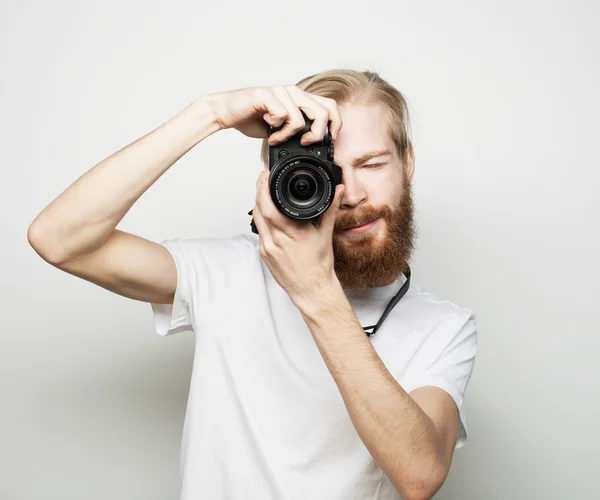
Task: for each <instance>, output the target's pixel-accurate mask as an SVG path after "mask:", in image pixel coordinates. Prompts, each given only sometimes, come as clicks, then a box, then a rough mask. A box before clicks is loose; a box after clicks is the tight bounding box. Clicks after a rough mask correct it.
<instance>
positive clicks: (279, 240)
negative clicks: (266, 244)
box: [271, 232, 283, 246]
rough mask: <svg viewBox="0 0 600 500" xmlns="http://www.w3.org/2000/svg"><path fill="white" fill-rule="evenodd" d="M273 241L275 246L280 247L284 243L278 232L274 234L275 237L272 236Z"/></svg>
mask: <svg viewBox="0 0 600 500" xmlns="http://www.w3.org/2000/svg"><path fill="white" fill-rule="evenodd" d="M271 239H272V240H273V243H274V244H275V246H279V245H281V243H283V241H282V240H281V235H280V234H279V233H277V232H274V233H273V235H272V236H271Z"/></svg>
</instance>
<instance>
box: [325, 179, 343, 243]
mask: <svg viewBox="0 0 600 500" xmlns="http://www.w3.org/2000/svg"><path fill="white" fill-rule="evenodd" d="M344 189H345V187H344V185H343V184H338V185H337V186H336V188H335V197H334V198H333V202H332V203H331V206H330V207H329V209H328V210H327V211H326V212H325V213H324V214H323V215H322V217H321V224H320V227H322V228H323V230H324V231H327V232H329V233H333V227H334V226H335V220H336V218H337V214H338V212H339V211H340V205H341V204H342V196H344Z"/></svg>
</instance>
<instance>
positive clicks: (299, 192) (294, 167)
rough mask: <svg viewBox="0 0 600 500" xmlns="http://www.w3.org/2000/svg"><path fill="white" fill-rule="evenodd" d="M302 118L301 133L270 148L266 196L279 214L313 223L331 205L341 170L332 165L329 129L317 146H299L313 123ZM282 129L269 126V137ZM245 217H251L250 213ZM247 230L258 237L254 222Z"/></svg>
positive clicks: (340, 178)
mask: <svg viewBox="0 0 600 500" xmlns="http://www.w3.org/2000/svg"><path fill="white" fill-rule="evenodd" d="M302 115H303V118H304V121H305V126H304V128H303V129H302V130H301V131H300V132H298V133H297V134H296V135H294V136H293V137H290V138H289V139H288V140H287V141H285V142H282V143H280V144H277V145H276V146H269V155H268V158H269V161H268V163H269V171H270V176H269V177H270V180H269V192H270V193H271V199H272V200H273V203H274V205H275V206H276V207H277V208H278V209H279V211H280V212H281V213H283V214H284V215H286V216H288V217H290V218H292V219H295V220H298V221H307V222H311V223H314V222H316V221H318V220H319V217H320V216H321V215H322V214H323V213H324V212H325V211H326V210H327V209H328V208H329V207H330V206H331V204H332V203H333V198H334V197H335V188H336V186H337V185H338V184H341V183H342V169H341V168H340V167H339V166H338V165H336V164H334V163H333V142H332V140H331V134H330V132H329V125H328V126H327V127H326V131H325V135H324V137H323V139H322V140H321V141H320V142H317V143H312V144H308V145H306V146H302V144H300V139H301V137H302V136H303V135H304V134H305V133H306V132H308V131H309V130H310V128H311V126H312V120H310V119H309V118H308V117H307V116H306V115H305V114H304V113H302ZM281 128H282V127H272V126H269V132H268V133H269V137H270V136H271V134H273V133H274V132H276V131H278V130H280V129H281ZM248 215H252V210H251V211H250V212H249V213H248ZM250 226H251V227H252V232H254V233H255V234H258V230H257V229H256V226H255V224H254V219H252V222H251V223H250Z"/></svg>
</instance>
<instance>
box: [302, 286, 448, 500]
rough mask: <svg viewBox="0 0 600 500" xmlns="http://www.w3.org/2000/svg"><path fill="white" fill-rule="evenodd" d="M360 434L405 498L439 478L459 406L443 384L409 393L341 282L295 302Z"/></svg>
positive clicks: (422, 494) (414, 499) (436, 484)
mask: <svg viewBox="0 0 600 500" xmlns="http://www.w3.org/2000/svg"><path fill="white" fill-rule="evenodd" d="M296 305H297V306H298V308H299V310H300V311H301V313H302V316H303V318H304V320H305V322H306V324H307V325H308V327H309V329H310V331H311V333H312V335H313V338H314V340H315V342H316V344H317V346H318V348H319V351H320V352H321V355H322V356H323V359H324V360H325V363H326V364H327V367H328V368H329V371H330V372H331V374H332V376H333V378H334V379H335V382H336V384H337V386H338V388H339V390H340V393H341V395H342V397H343V399H344V403H345V405H346V407H347V409H348V413H349V415H350V418H351V420H352V423H353V424H354V426H355V428H356V430H357V432H358V434H359V436H360V438H361V439H362V441H363V442H364V444H365V446H366V447H367V449H368V450H369V452H370V453H371V455H372V456H373V458H374V459H375V460H376V461H377V462H378V463H379V465H380V466H381V468H382V469H383V470H384V472H385V473H386V475H387V476H388V477H389V478H390V480H391V481H392V482H393V483H394V486H395V487H396V489H397V490H398V491H399V492H400V493H401V494H402V495H403V498H405V499H407V500H420V499H429V498H431V497H432V496H433V495H434V494H435V492H436V491H437V490H438V489H439V488H440V487H441V485H442V484H443V482H444V480H445V478H446V476H447V474H448V471H449V469H450V463H451V460H452V454H453V451H454V446H455V443H456V438H457V426H458V410H457V407H456V404H455V402H454V400H453V399H452V397H450V395H448V394H447V393H446V392H445V391H443V390H442V389H439V388H436V387H424V388H420V389H417V390H415V391H413V392H412V393H411V394H408V393H407V392H406V391H404V389H402V387H401V386H400V385H399V384H398V382H397V381H396V380H395V379H394V378H393V377H392V375H391V374H390V373H389V371H388V370H387V368H386V366H385V365H384V363H383V362H382V361H381V358H380V357H379V356H378V354H377V352H376V351H375V349H374V348H373V346H372V345H371V342H370V341H369V339H368V337H367V336H366V335H365V332H364V330H363V328H362V327H361V325H360V323H359V322H358V320H357V318H356V316H355V315H354V312H353V311H352V308H351V306H350V304H349V302H348V300H347V298H346V296H345V294H344V292H343V289H342V288H341V286H340V285H339V282H337V281H335V282H333V283H331V284H329V285H328V286H326V287H323V288H321V290H320V291H319V292H318V296H313V297H311V299H310V300H303V301H296Z"/></svg>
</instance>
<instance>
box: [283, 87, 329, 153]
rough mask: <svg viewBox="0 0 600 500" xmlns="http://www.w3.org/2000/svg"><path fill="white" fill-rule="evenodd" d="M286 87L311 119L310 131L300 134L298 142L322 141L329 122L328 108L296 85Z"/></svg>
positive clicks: (303, 143) (304, 143)
mask: <svg viewBox="0 0 600 500" xmlns="http://www.w3.org/2000/svg"><path fill="white" fill-rule="evenodd" d="M287 89H288V92H289V94H290V96H291V98H292V99H293V100H294V102H295V103H296V105H297V106H298V107H299V108H300V109H301V110H302V111H304V113H305V114H306V116H308V118H310V119H311V120H312V121H313V123H312V126H311V127H310V131H308V132H307V133H306V134H304V135H303V136H302V138H301V140H300V144H302V145H303V146H306V145H307V144H311V143H313V142H319V141H322V140H323V137H324V136H325V130H326V129H327V124H328V123H329V110H328V109H327V108H325V107H323V106H322V105H321V104H320V103H318V102H317V101H316V100H315V99H313V98H312V97H311V96H310V94H307V93H306V92H304V91H302V90H300V89H299V88H298V87H296V86H292V87H288V88H287Z"/></svg>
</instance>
